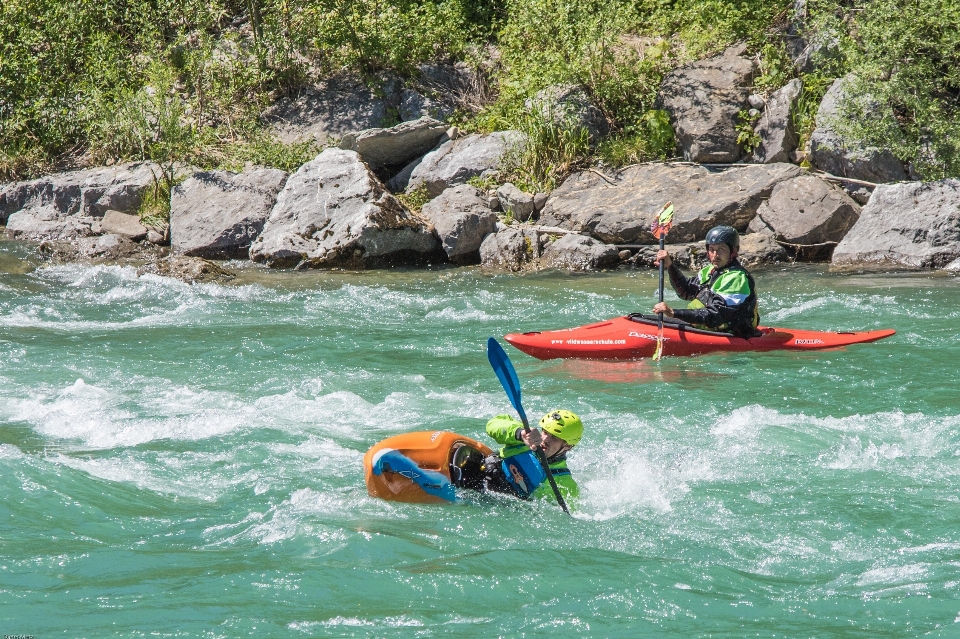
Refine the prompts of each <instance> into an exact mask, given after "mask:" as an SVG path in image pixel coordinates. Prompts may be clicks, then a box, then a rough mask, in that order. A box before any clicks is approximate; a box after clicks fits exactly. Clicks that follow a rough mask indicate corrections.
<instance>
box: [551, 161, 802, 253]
mask: <svg viewBox="0 0 960 639" xmlns="http://www.w3.org/2000/svg"><path fill="white" fill-rule="evenodd" d="M802 173H803V171H802V170H801V169H800V168H799V167H796V166H794V165H792V164H740V165H735V166H731V167H730V168H726V169H719V168H708V167H704V166H671V165H667V164H648V165H638V166H633V167H628V168H627V169H625V170H624V171H622V172H620V173H619V174H617V176H616V183H615V184H613V185H611V184H609V183H608V182H607V181H606V180H604V179H603V178H601V177H600V176H598V175H597V174H596V173H594V172H592V171H584V172H582V173H576V174H574V175H571V176H570V177H569V178H567V180H566V181H564V183H563V184H562V185H561V186H560V188H558V189H556V190H555V191H554V192H553V193H552V194H551V196H550V200H549V201H548V202H547V205H546V207H544V209H543V211H542V212H541V214H540V224H543V225H546V226H558V227H560V228H564V229H570V230H574V231H579V232H586V233H589V234H590V235H592V236H593V237H595V238H597V239H599V240H601V241H603V242H607V243H609V244H653V243H655V242H656V240H655V238H654V237H653V235H652V234H651V232H650V224H651V223H652V222H653V220H654V218H655V217H656V215H657V213H658V212H659V211H660V209H661V208H662V207H663V205H664V204H665V203H666V202H668V201H669V202H673V203H674V206H675V209H676V212H675V213H674V217H673V229H672V230H671V231H670V235H669V238H668V239H669V240H671V241H680V242H692V241H695V240H702V239H703V238H704V237H705V236H706V233H707V231H708V230H710V228H711V227H713V226H716V225H717V224H727V225H730V226H733V227H735V228H737V229H738V230H741V231H742V230H743V229H744V228H746V226H747V224H749V222H750V220H752V219H753V217H754V216H755V215H756V213H757V209H758V208H759V206H760V203H761V202H762V201H763V199H764V198H766V197H769V195H770V193H771V191H772V190H773V187H774V186H776V185H777V183H779V182H782V181H783V180H788V179H790V178H794V177H797V176H798V175H801V174H802Z"/></svg>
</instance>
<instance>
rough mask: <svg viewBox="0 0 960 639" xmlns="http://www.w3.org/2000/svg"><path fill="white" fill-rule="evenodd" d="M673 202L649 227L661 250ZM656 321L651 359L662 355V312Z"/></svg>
mask: <svg viewBox="0 0 960 639" xmlns="http://www.w3.org/2000/svg"><path fill="white" fill-rule="evenodd" d="M672 220H673V203H672V202H667V203H666V204H664V205H663V208H662V209H660V213H658V214H657V219H655V220H654V221H653V226H652V227H651V228H650V232H651V233H653V236H654V237H655V238H657V239H659V240H660V250H661V251H662V250H663V247H664V241H665V240H666V238H667V233H669V232H670V227H671V226H673V221H672ZM658 291H659V298H660V301H661V302H662V301H663V260H660V287H659V289H658ZM657 316H658V318H659V319H658V322H657V349H656V350H655V351H653V361H655V362H656V361H659V359H660V357H661V356H662V355H663V313H657Z"/></svg>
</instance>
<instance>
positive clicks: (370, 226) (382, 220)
mask: <svg viewBox="0 0 960 639" xmlns="http://www.w3.org/2000/svg"><path fill="white" fill-rule="evenodd" d="M437 258H439V259H443V253H442V252H441V251H440V246H439V244H438V242H437V239H436V237H435V236H434V235H433V233H432V232H431V231H430V229H429V227H428V225H427V224H426V223H425V222H424V221H423V220H422V219H420V218H419V217H417V216H414V215H413V214H411V213H410V212H409V211H407V210H406V209H405V208H403V206H402V205H401V204H400V202H398V201H397V199H396V198H395V197H394V196H393V195H391V194H390V193H389V192H387V191H386V189H385V188H384V186H383V184H381V183H380V181H379V180H377V178H376V176H374V175H373V174H372V173H371V172H370V170H369V169H368V168H367V166H366V165H365V164H364V163H363V162H362V161H361V160H360V156H359V155H357V153H356V152H354V151H344V150H342V149H327V150H325V151H324V152H323V153H321V154H320V155H318V156H317V157H316V158H315V159H313V160H312V161H310V162H307V163H306V164H304V165H303V166H302V167H300V169H299V170H298V171H297V172H296V173H294V174H293V175H291V176H290V178H289V179H288V180H287V183H286V185H285V186H284V187H283V190H282V191H280V194H279V195H278V196H277V203H276V205H275V206H274V207H273V211H271V213H270V217H269V219H267V222H266V224H264V227H263V232H262V233H261V234H260V236H259V237H258V238H257V239H256V240H255V241H254V242H253V244H252V245H251V246H250V259H251V260H253V261H255V262H264V263H266V264H267V265H269V266H271V267H276V268H285V267H291V266H297V267H299V268H309V267H325V266H344V267H357V268H368V267H377V266H382V265H388V264H406V263H416V262H423V261H427V260H431V259H437Z"/></svg>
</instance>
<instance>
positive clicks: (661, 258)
mask: <svg viewBox="0 0 960 639" xmlns="http://www.w3.org/2000/svg"><path fill="white" fill-rule="evenodd" d="M660 262H663V268H670V265H671V264H673V258H672V257H670V251H668V250H667V249H661V250H659V251H657V257H656V259H654V260H653V265H654V266H660Z"/></svg>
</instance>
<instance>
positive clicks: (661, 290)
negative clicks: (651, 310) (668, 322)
mask: <svg viewBox="0 0 960 639" xmlns="http://www.w3.org/2000/svg"><path fill="white" fill-rule="evenodd" d="M664 239H665V238H664V237H663V235H661V236H660V250H661V251H662V250H663V245H664ZM659 292H660V301H661V302H662V301H663V260H660V291H659ZM657 316H658V317H659V318H660V330H661V331H662V330H663V313H657Z"/></svg>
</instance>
